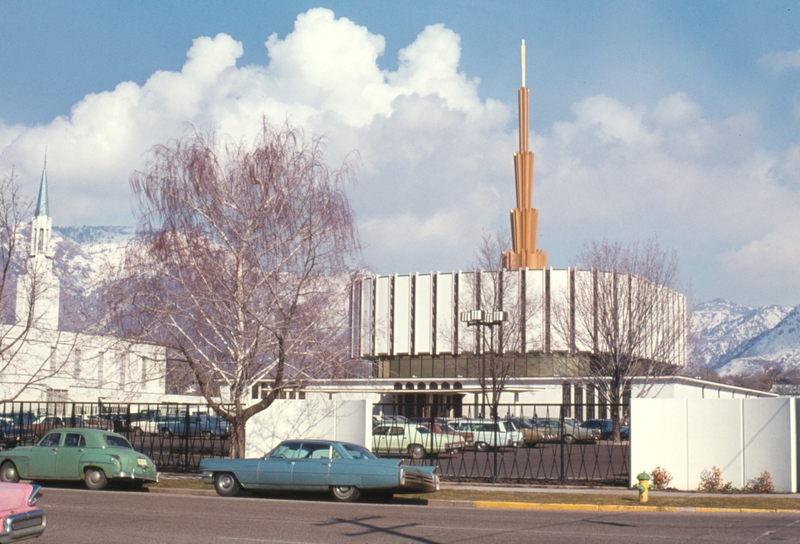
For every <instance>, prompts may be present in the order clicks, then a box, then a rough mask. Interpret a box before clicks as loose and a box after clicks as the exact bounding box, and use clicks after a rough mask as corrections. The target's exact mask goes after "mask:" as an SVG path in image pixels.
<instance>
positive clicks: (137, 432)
mask: <svg viewBox="0 0 800 544" xmlns="http://www.w3.org/2000/svg"><path fill="white" fill-rule="evenodd" d="M143 434H144V433H143V432H142V429H141V428H139V427H134V428H133V436H142V435H143Z"/></svg>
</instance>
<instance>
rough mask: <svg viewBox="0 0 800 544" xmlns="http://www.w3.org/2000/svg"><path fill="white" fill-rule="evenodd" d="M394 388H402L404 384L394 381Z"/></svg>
mask: <svg viewBox="0 0 800 544" xmlns="http://www.w3.org/2000/svg"><path fill="white" fill-rule="evenodd" d="M394 388H395V389H402V388H403V384H402V383H400V382H394Z"/></svg>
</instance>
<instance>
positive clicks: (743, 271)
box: [0, 0, 800, 306]
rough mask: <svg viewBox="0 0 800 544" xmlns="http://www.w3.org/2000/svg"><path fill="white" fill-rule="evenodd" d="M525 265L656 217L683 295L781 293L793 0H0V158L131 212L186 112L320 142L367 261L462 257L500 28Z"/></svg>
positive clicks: (489, 225)
mask: <svg viewBox="0 0 800 544" xmlns="http://www.w3.org/2000/svg"><path fill="white" fill-rule="evenodd" d="M523 39H524V40H525V41H526V48H527V81H526V83H527V86H528V87H529V89H530V93H531V107H530V111H531V114H530V147H531V150H532V151H533V152H534V153H535V156H536V162H535V171H534V191H533V206H534V207H535V208H537V209H538V210H539V234H538V238H539V239H538V248H540V249H543V250H544V251H546V252H547V253H548V266H552V267H554V268H564V267H567V266H574V265H575V264H576V262H577V261H576V255H578V254H579V253H580V251H581V249H582V248H583V247H584V245H585V244H587V243H589V242H592V241H600V240H603V239H605V240H608V241H612V242H617V241H619V242H622V243H629V242H632V241H636V240H646V239H652V238H657V239H658V241H659V243H660V244H661V245H662V246H664V247H667V248H672V249H674V250H675V252H676V253H677V255H678V258H679V260H680V263H681V274H682V278H683V281H684V284H685V289H686V292H687V293H689V294H690V295H691V300H693V301H695V302H701V301H705V300H711V299H714V298H724V299H727V300H730V301H733V302H737V303H740V304H746V305H752V306H762V305H768V304H778V305H782V306H796V305H798V304H800V273H798V271H800V220H798V211H800V2H797V1H792V2H787V1H770V0H765V1H760V2H749V1H720V2H714V1H705V2H696V1H695V0H691V1H681V0H670V1H666V0H665V1H638V0H637V1H614V0H608V1H603V2H600V1H567V0H557V1H551V2H549V1H542V2H532V1H516V2H515V1H502V0H500V1H497V0H495V1H492V2H486V1H467V0H464V1H449V2H431V1H430V0H425V1H419V0H406V1H404V2H402V3H401V2H374V1H371V0H362V1H356V0H351V1H329V2H324V3H319V2H314V3H309V2H303V1H294V2H293V1H286V0H284V1H281V2H272V1H240V2H221V1H210V0H196V1H193V2H159V1H146V0H140V1H137V2H117V1H91V0H84V1H81V2H58V1H52V2H51V1H33V0H32V1H30V2H17V1H12V0H0V74H2V79H0V176H5V175H8V174H9V173H10V172H11V171H12V169H13V170H14V172H15V173H16V175H17V176H18V177H19V181H20V183H22V186H23V189H24V191H25V193H26V194H27V195H29V196H30V198H31V199H34V198H35V197H36V190H37V187H38V183H39V179H40V177H41V171H42V166H43V161H44V156H45V149H46V153H47V173H48V181H49V186H50V202H51V207H50V213H51V216H52V218H53V223H54V225H56V226H81V225H134V224H135V216H134V213H133V211H132V201H131V196H130V188H129V181H128V180H129V177H130V174H131V172H133V171H134V170H136V169H137V168H141V167H142V166H143V165H144V163H145V162H146V160H147V157H148V151H149V150H150V149H151V148H152V147H153V146H154V145H156V144H159V143H166V142H168V141H169V140H170V139H172V138H179V137H181V136H184V135H186V134H187V133H188V131H189V130H190V127H196V128H198V129H200V130H202V131H213V132H216V133H217V134H220V135H229V136H231V137H233V138H234V139H236V140H239V139H244V140H246V141H247V140H248V138H249V139H250V140H252V137H253V135H254V134H255V131H256V130H257V129H258V126H259V124H260V123H261V120H262V118H263V117H264V116H266V117H267V119H269V120H270V121H271V122H275V123H283V122H284V121H285V120H287V119H288V120H289V121H290V122H291V123H292V124H293V125H294V126H297V127H301V128H303V129H304V131H305V132H306V134H307V135H310V136H321V137H324V138H325V142H326V160H327V162H328V163H329V164H330V165H331V166H334V167H338V166H341V165H342V164H343V162H344V161H350V162H351V163H353V164H354V165H355V166H356V168H357V181H356V182H355V183H354V184H353V185H351V186H350V187H349V188H348V193H349V195H350V199H351V203H352V205H353V208H354V210H355V212H356V216H357V221H358V228H359V232H360V234H361V238H362V242H363V244H364V250H363V253H362V255H361V260H362V261H363V264H364V265H366V266H369V267H371V269H372V270H373V271H375V272H376V273H380V274H395V273H397V274H407V273H414V272H418V273H427V272H432V271H451V270H463V269H468V268H469V267H470V263H472V262H473V260H474V259H473V256H474V255H475V252H476V248H477V245H478V242H479V240H480V238H481V235H482V233H483V232H493V231H497V230H498V229H500V230H503V229H508V228H509V227H508V225H509V215H508V214H509V210H510V209H511V208H513V207H514V206H515V196H514V168H513V153H514V152H515V151H516V150H517V146H518V144H517V142H518V139H517V105H516V100H517V89H518V88H519V86H520V85H521V73H520V72H521V67H520V43H521V40H523Z"/></svg>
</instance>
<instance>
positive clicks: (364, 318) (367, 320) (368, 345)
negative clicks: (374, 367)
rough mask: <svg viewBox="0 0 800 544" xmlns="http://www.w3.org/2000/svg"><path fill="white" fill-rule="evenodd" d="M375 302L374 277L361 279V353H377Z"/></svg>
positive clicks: (363, 354)
mask: <svg viewBox="0 0 800 544" xmlns="http://www.w3.org/2000/svg"><path fill="white" fill-rule="evenodd" d="M374 304H375V300H374V293H373V292H372V278H365V279H363V280H361V308H360V310H361V331H360V336H361V355H362V356H370V355H375V353H374V349H375V346H373V345H372V330H373V329H372V327H373V323H372V308H373V305H374Z"/></svg>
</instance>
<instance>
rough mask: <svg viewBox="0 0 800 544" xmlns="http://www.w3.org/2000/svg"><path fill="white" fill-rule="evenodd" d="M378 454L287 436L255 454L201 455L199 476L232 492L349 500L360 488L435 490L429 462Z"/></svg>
mask: <svg viewBox="0 0 800 544" xmlns="http://www.w3.org/2000/svg"><path fill="white" fill-rule="evenodd" d="M401 463H402V461H398V460H397V459H378V458H377V457H375V456H374V455H373V454H372V453H371V452H370V451H369V450H368V449H366V448H364V447H363V446H359V445H357V444H350V443H348V442H336V441H331V440H286V441H284V442H281V443H280V444H278V446H277V447H276V448H275V449H273V450H272V451H271V452H269V453H268V454H266V455H264V457H261V458H259V459H204V460H202V461H200V472H201V475H202V478H203V481H204V482H206V483H208V484H211V483H213V484H214V488H215V489H216V490H217V493H218V494H220V495H222V496H223V497H232V496H234V495H236V494H238V493H239V491H240V490H243V489H244V490H250V491H329V492H330V494H331V496H332V497H333V498H334V500H337V501H342V502H351V501H354V500H356V499H358V498H359V496H361V492H362V491H363V492H364V493H371V494H373V495H376V496H380V497H382V498H384V499H386V498H390V497H391V496H393V495H394V494H395V493H432V492H434V491H437V490H438V489H439V476H438V475H437V474H435V471H436V467H434V466H415V467H411V466H403V465H401Z"/></svg>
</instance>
